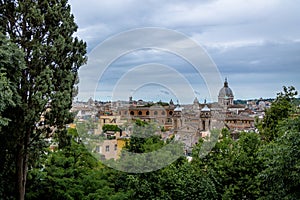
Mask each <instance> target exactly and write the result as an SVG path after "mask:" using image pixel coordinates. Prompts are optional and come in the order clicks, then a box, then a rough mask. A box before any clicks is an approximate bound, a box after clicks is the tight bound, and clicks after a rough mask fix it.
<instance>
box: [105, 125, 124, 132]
mask: <svg viewBox="0 0 300 200" xmlns="http://www.w3.org/2000/svg"><path fill="white" fill-rule="evenodd" d="M120 130H121V129H120V128H119V127H118V126H117V125H114V124H104V125H103V126H102V131H103V132H104V133H105V132H107V131H114V132H120Z"/></svg>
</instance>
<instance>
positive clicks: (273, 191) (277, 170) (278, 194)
mask: <svg viewBox="0 0 300 200" xmlns="http://www.w3.org/2000/svg"><path fill="white" fill-rule="evenodd" d="M279 129H280V132H281V135H282V136H281V137H279V138H277V139H276V140H275V141H273V142H271V143H269V144H268V145H266V146H265V147H264V148H262V150H261V151H260V154H259V159H260V160H262V161H263V163H264V166H265V168H264V170H262V171H261V172H260V173H259V175H258V176H257V179H258V181H259V182H260V187H261V199H300V191H299V188H300V167H299V166H300V148H299V147H300V117H299V116H298V117H296V118H295V119H288V120H285V121H284V122H282V123H281V124H280V126H279Z"/></svg>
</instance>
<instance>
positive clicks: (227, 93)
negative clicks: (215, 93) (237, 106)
mask: <svg viewBox="0 0 300 200" xmlns="http://www.w3.org/2000/svg"><path fill="white" fill-rule="evenodd" d="M219 97H223V98H226V97H233V92H232V90H231V89H230V87H228V82H227V79H225V82H224V87H222V88H221V90H220V92H219Z"/></svg>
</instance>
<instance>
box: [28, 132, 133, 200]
mask: <svg viewBox="0 0 300 200" xmlns="http://www.w3.org/2000/svg"><path fill="white" fill-rule="evenodd" d="M68 135H70V136H71V144H70V145H69V146H68V147H65V148H64V149H62V150H57V151H54V152H48V155H47V156H46V157H44V160H43V164H42V165H40V166H39V168H35V169H32V170H30V173H29V180H28V181H29V186H30V188H29V189H28V191H29V192H28V193H27V195H26V198H27V199H49V200H50V199H51V200H55V199H57V200H60V199H78V200H79V199H80V200H81V199H114V198H115V199H117V197H118V198H119V199H122V198H123V199H125V197H126V195H127V194H126V193H125V192H124V193H123V196H122V198H120V197H121V196H120V194H119V191H123V190H122V189H121V188H119V189H118V191H116V190H115V188H116V187H115V183H114V181H115V180H114V177H116V176H118V173H116V172H114V171H112V170H110V169H108V168H106V167H104V166H102V165H101V164H100V163H99V162H98V161H97V160H96V159H95V158H94V157H93V156H92V155H91V154H90V153H89V152H88V151H87V150H86V148H85V147H84V145H83V144H82V143H80V142H77V141H79V140H78V134H77V131H76V130H75V129H69V130H68ZM119 176H120V175H119Z"/></svg>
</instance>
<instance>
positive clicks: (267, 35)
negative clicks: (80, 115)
mask: <svg viewBox="0 0 300 200" xmlns="http://www.w3.org/2000/svg"><path fill="white" fill-rule="evenodd" d="M299 3H300V0H294V1H291V0H273V1H261V0H249V1H238V0H213V1H211V0H205V1H198V0H188V1H180V0H174V1H171V0H166V1H158V0H148V1H139V0H122V1H119V0H111V1H99V0H86V1H81V0H71V1H70V4H71V6H72V11H73V13H74V15H75V19H76V22H77V24H78V25H79V29H78V32H77V33H76V36H78V37H80V38H82V39H84V40H85V41H87V44H88V52H89V55H91V54H92V53H93V49H94V48H95V47H96V46H97V45H99V44H100V43H101V42H103V41H105V40H106V39H107V38H110V37H111V36H113V35H115V34H119V33H120V32H122V31H126V30H129V29H132V28H142V27H163V28H168V29H172V30H176V31H179V32H181V33H183V34H185V35H186V36H187V37H190V38H192V39H193V40H194V41H195V42H197V43H198V44H199V45H202V46H203V47H204V48H205V50H206V52H207V53H208V54H209V55H210V56H211V58H212V59H213V61H214V62H215V63H216V64H217V66H218V68H219V70H220V72H221V74H222V76H223V77H225V76H227V77H228V78H229V80H230V85H231V86H232V87H233V90H234V92H235V95H236V97H237V98H249V97H251V96H253V97H259V96H262V97H263V96H268V97H270V96H275V95H276V92H277V91H278V89H281V86H282V85H294V86H295V87H296V88H300V80H299V78H297V74H299V69H300V66H299V65H300V58H299V52H300V48H299V46H300V45H299V41H300V37H299V35H300V26H299V25H300V24H299V18H300V12H299V8H298V6H297V5H299ZM139 37H141V36H137V38H139ZM125 42H126V41H125ZM161 42H164V41H163V39H162V40H161ZM184 44H185V43H184V42H183V43H182V41H178V42H176V43H173V45H175V46H183V45H184ZM120 45H121V46H122V45H124V44H121V43H116V44H115V46H116V47H117V46H120ZM169 46H170V44H169ZM111 48H112V49H113V48H115V47H111ZM109 51H111V49H107V52H104V54H108V53H109ZM190 55H191V57H192V56H197V55H198V54H197V52H193V51H191V52H190ZM147 63H160V64H164V65H169V66H172V67H173V68H174V69H176V70H177V71H178V72H180V73H181V74H183V75H184V76H185V77H186V78H187V79H188V80H189V82H190V83H191V84H192V85H193V88H194V90H196V91H199V93H200V94H196V96H197V97H198V99H201V98H203V96H205V95H207V94H205V90H207V88H205V81H204V80H203V79H202V78H201V77H200V78H199V77H196V76H194V74H195V73H196V72H195V70H194V69H193V67H191V65H190V63H188V62H186V61H185V60H184V58H182V57H178V56H177V57H176V56H174V55H171V53H170V52H162V51H161V50H158V49H151V48H149V49H144V50H142V51H133V52H130V53H128V54H126V55H123V56H121V57H120V58H118V59H117V60H115V61H114V62H113V63H111V66H110V68H109V69H108V71H106V77H105V78H106V82H105V81H104V82H105V83H104V82H103V83H102V86H104V88H106V87H108V86H109V85H111V84H115V83H116V82H117V81H118V80H119V79H120V77H121V76H122V74H123V73H124V72H126V70H128V69H130V68H132V67H134V66H138V65H142V64H147ZM86 71H87V72H85V74H84V73H83V75H82V76H81V77H80V78H81V79H86V78H87V77H89V76H91V75H92V74H93V73H95V72H94V71H89V70H86ZM93 81H94V80H93ZM252 86H253V87H252ZM90 87H92V86H88V88H90ZM220 87H222V85H221V86H220ZM245 88H246V89H245ZM83 89H84V88H83ZM148 89H150V88H148ZM161 89H162V88H160V89H157V90H155V91H156V92H158V93H159V92H160V90H161ZM162 90H164V89H162ZM203 91H204V92H203ZM272 94H273V95H272ZM207 96H208V95H207ZM190 98H191V102H192V100H193V98H194V97H190Z"/></svg>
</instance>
